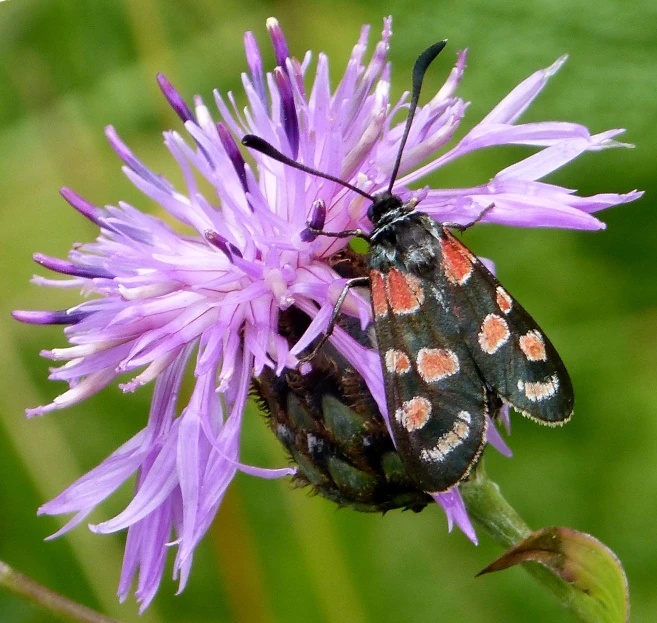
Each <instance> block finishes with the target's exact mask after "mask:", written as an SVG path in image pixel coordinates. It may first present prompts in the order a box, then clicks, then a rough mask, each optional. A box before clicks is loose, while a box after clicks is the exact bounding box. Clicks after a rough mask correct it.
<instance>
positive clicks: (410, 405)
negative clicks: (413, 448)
mask: <svg viewBox="0 0 657 623" xmlns="http://www.w3.org/2000/svg"><path fill="white" fill-rule="evenodd" d="M395 416H396V417H397V420H398V421H399V423H400V424H401V425H402V426H403V427H404V428H405V429H406V430H407V431H409V432H412V431H414V430H417V429H418V428H422V427H423V426H424V425H425V424H426V423H427V422H428V421H429V417H430V416H431V402H429V401H428V400H427V399H426V398H423V397H422V396H415V397H414V398H411V399H410V400H407V401H406V402H404V403H403V404H402V406H401V408H400V409H397V411H396V413H395Z"/></svg>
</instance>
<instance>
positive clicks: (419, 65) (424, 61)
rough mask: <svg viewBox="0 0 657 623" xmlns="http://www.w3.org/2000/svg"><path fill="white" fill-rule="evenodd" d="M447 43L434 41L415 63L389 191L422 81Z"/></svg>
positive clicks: (397, 169)
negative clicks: (409, 99) (406, 113)
mask: <svg viewBox="0 0 657 623" xmlns="http://www.w3.org/2000/svg"><path fill="white" fill-rule="evenodd" d="M446 45H447V39H445V40H444V41H439V42H438V43H434V44H433V45H432V46H431V47H428V48H427V49H426V50H425V51H424V52H422V54H420V56H418V57H417V60H416V61H415V65H413V91H412V95H411V105H410V107H409V109H408V117H406V127H405V128H404V134H403V136H402V139H401V143H400V144H399V150H398V151H397V159H396V160H395V166H394V167H393V169H392V175H391V176H390V184H389V185H388V192H389V193H391V192H392V187H393V185H394V184H395V180H396V179H397V174H398V173H399V167H400V165H401V159H402V154H403V153H404V147H405V146H406V141H407V140H408V134H409V132H410V131H411V124H412V123H413V117H414V116H415V110H416V108H417V103H418V101H419V99H420V90H421V89H422V81H423V80H424V74H426V73H427V69H429V65H431V63H432V62H433V59H435V58H436V56H438V54H440V52H441V51H442V49H443V48H444V47H445V46H446Z"/></svg>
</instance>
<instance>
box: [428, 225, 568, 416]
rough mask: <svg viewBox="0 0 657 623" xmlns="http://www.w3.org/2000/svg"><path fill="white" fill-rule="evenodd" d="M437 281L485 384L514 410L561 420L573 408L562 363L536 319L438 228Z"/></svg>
mask: <svg viewBox="0 0 657 623" xmlns="http://www.w3.org/2000/svg"><path fill="white" fill-rule="evenodd" d="M440 243H441V248H442V259H441V262H442V264H441V271H440V273H441V280H442V283H441V284H439V286H438V289H439V290H442V292H444V295H443V294H442V293H441V292H437V293H435V294H436V296H445V297H446V298H447V301H446V304H447V306H448V307H449V309H450V311H451V314H452V315H453V317H454V318H455V322H456V323H457V324H458V326H459V328H460V332H461V336H462V340H463V341H464V343H465V344H466V345H467V347H468V350H469V351H470V353H471V355H472V358H473V360H474V362H475V363H476V365H477V368H478V369H479V370H480V371H481V374H482V376H483V378H484V379H485V381H486V383H487V384H488V385H489V386H490V387H492V388H493V389H494V390H495V391H496V392H497V393H498V394H499V396H500V397H501V398H502V399H503V400H504V401H506V402H508V403H509V404H510V405H511V406H513V407H514V408H515V409H516V410H517V411H520V412H521V413H523V414H524V415H526V416H528V417H530V418H532V419H535V420H538V421H540V422H542V423H545V424H551V425H554V424H562V423H563V422H566V421H567V420H568V419H569V418H570V416H571V414H572V411H573V401H574V397H573V388H572V383H571V380H570V377H569V375H568V372H567V371H566V367H565V366H564V364H563V362H562V361H561V358H560V357H559V355H558V353H557V351H556V350H555V348H554V346H553V345H552V343H551V342H550V340H549V339H548V338H547V336H546V335H545V333H543V331H542V330H541V328H540V327H539V326H538V324H537V323H536V321H535V320H534V319H533V318H532V317H531V316H530V315H529V314H528V313H527V312H526V311H525V310H524V309H523V307H522V306H521V305H520V304H519V303H518V302H517V301H516V300H515V299H514V298H513V297H511V295H509V293H508V292H507V291H506V290H505V289H504V288H503V287H502V286H501V285H500V283H499V281H498V280H497V279H496V278H495V276H494V275H493V274H492V273H491V272H490V271H489V270H488V269H487V268H486V267H485V266H484V265H483V264H482V263H481V261H479V260H478V259H477V258H476V257H474V255H473V254H472V253H471V252H470V251H469V250H468V249H467V247H465V246H464V245H463V244H462V243H461V242H460V241H459V240H458V239H456V238H455V237H454V236H453V234H452V233H451V232H450V231H449V230H447V229H445V228H442V235H441V237H440Z"/></svg>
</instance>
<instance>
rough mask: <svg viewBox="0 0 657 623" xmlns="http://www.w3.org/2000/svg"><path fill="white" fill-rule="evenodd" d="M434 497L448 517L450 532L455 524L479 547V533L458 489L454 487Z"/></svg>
mask: <svg viewBox="0 0 657 623" xmlns="http://www.w3.org/2000/svg"><path fill="white" fill-rule="evenodd" d="M432 497H433V499H434V500H436V502H438V504H440V505H441V506H442V508H443V510H444V511H445V515H447V524H448V527H449V531H450V532H451V531H452V527H453V525H454V524H456V525H457V526H458V528H459V529H460V530H461V531H462V532H463V534H465V536H467V537H468V538H469V539H470V540H471V541H472V542H473V543H474V544H475V545H478V543H479V541H478V540H477V533H476V532H475V529H474V528H473V526H472V523H471V522H470V517H468V511H466V510H465V504H464V503H463V498H462V497H461V492H460V491H459V490H458V487H453V488H452V489H451V490H450V491H448V492H446V493H437V494H435V495H433V494H432Z"/></svg>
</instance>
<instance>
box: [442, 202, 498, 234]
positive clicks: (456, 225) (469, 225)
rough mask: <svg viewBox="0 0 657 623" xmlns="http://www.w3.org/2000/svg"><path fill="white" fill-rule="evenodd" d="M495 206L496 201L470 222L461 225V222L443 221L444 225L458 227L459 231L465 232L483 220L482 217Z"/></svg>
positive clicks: (452, 227)
mask: <svg viewBox="0 0 657 623" xmlns="http://www.w3.org/2000/svg"><path fill="white" fill-rule="evenodd" d="M494 207H495V204H494V203H491V204H490V205H489V206H488V207H486V208H484V209H483V210H482V211H481V212H480V213H479V216H478V217H477V218H476V219H475V220H474V221H470V222H469V223H466V224H465V225H461V224H460V223H443V224H442V225H443V227H449V228H450V229H456V230H457V231H460V232H464V231H465V230H466V229H470V227H472V226H473V225H476V224H477V223H479V222H480V221H481V219H483V218H484V216H486V214H488V213H489V212H490V211H491V210H492V209H493V208H494Z"/></svg>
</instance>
